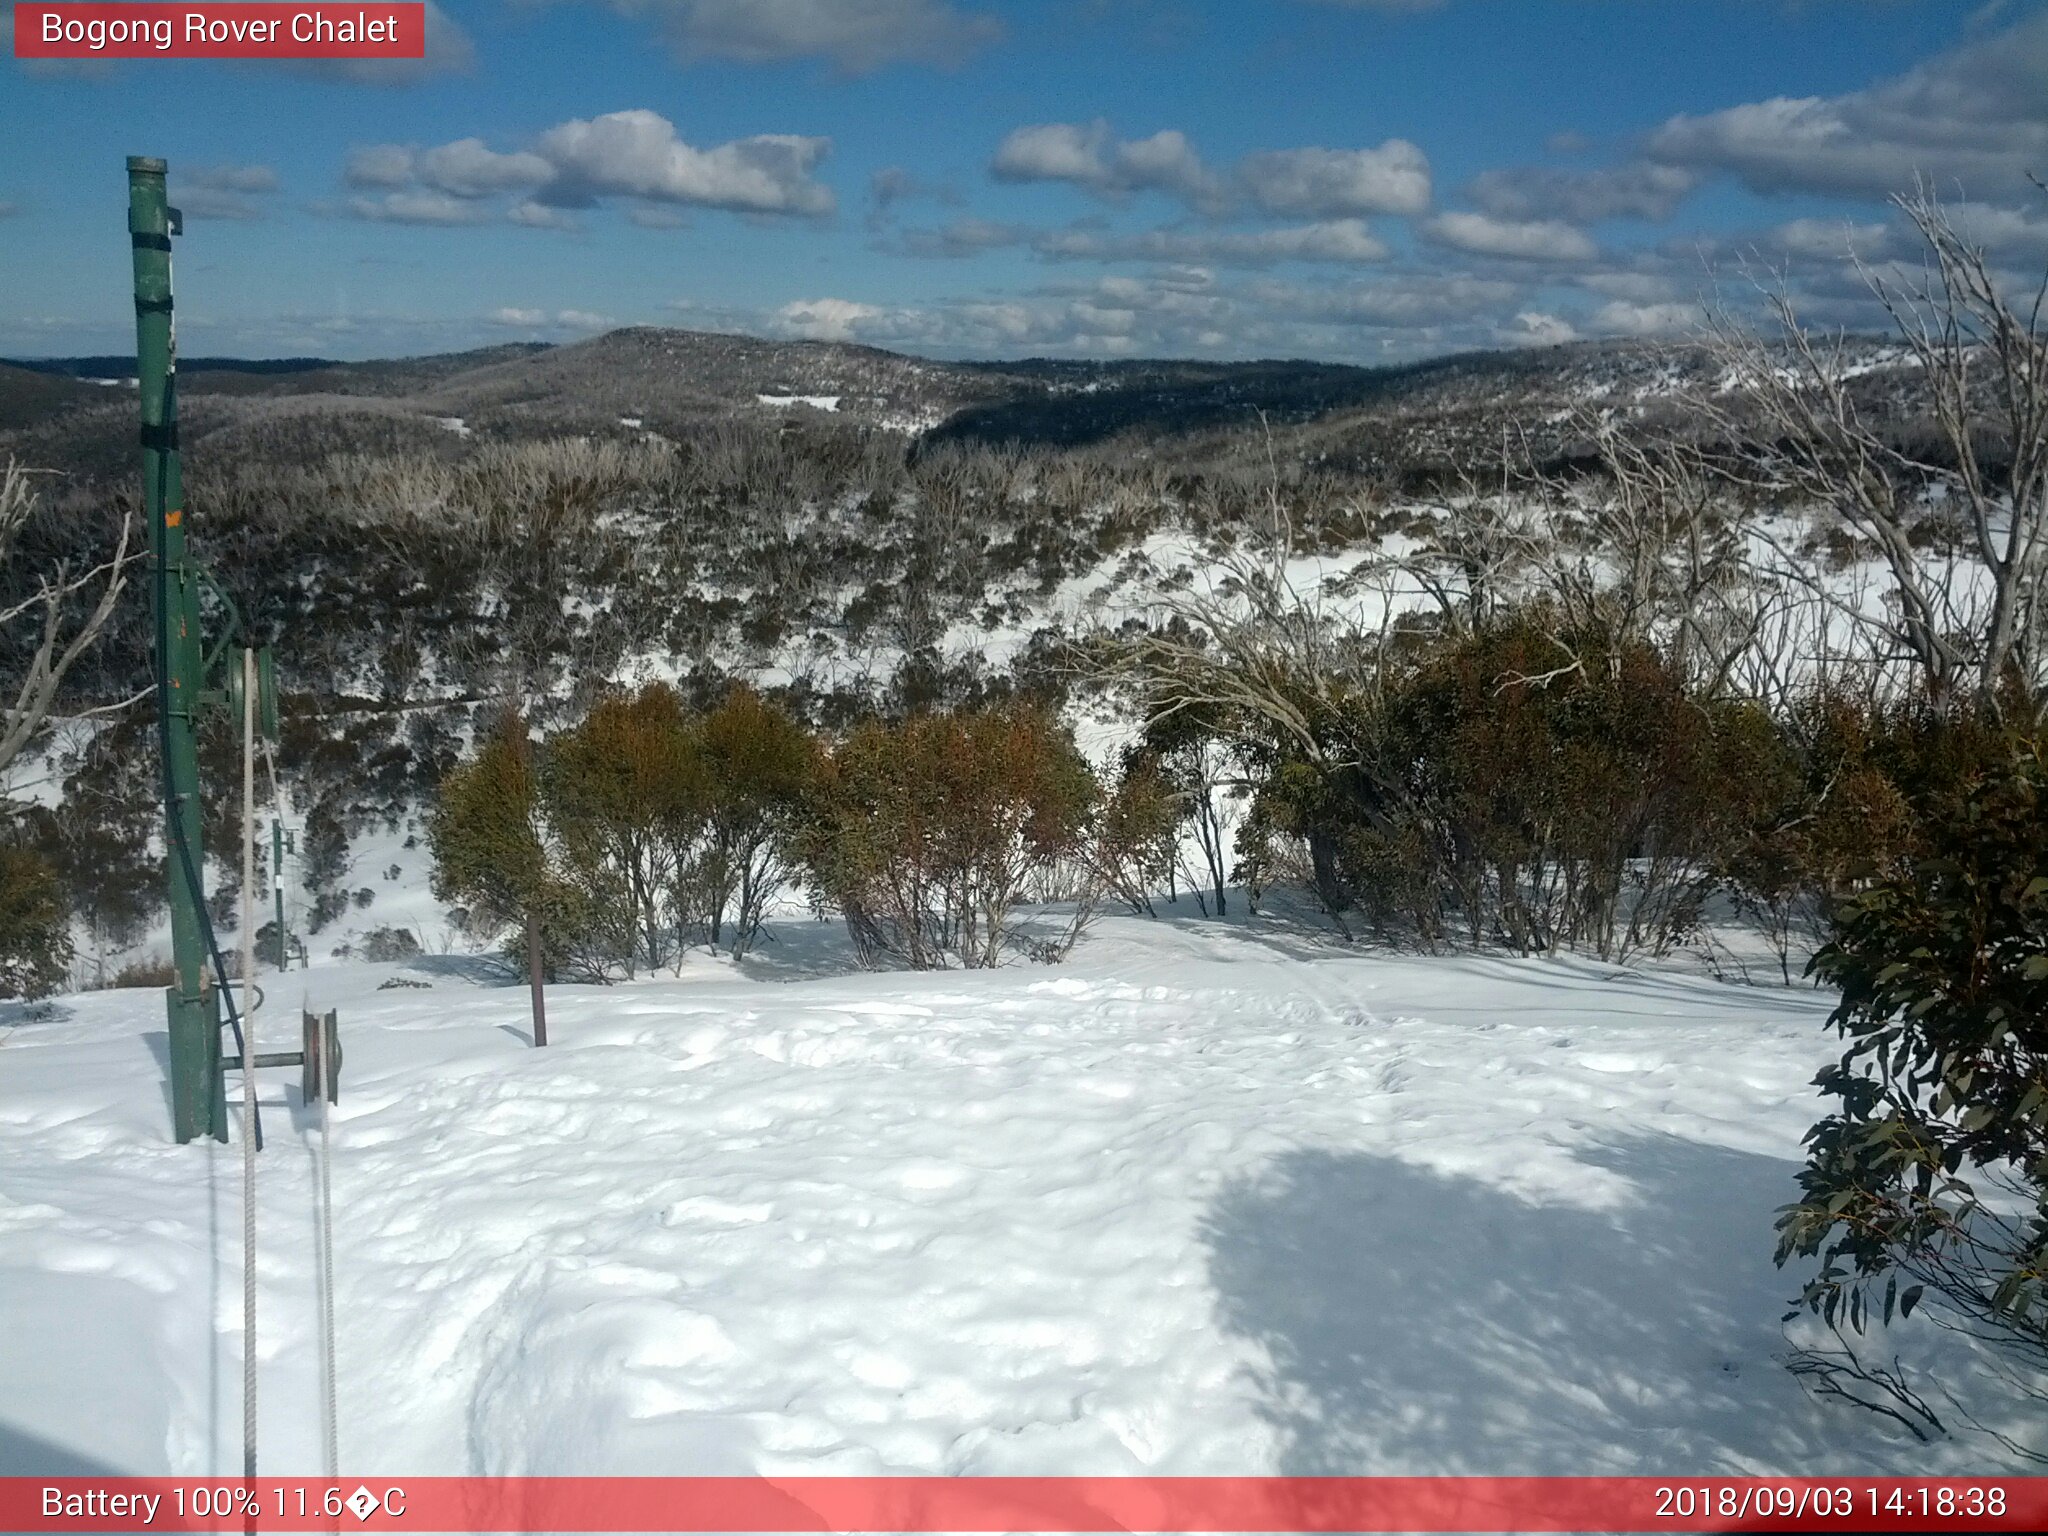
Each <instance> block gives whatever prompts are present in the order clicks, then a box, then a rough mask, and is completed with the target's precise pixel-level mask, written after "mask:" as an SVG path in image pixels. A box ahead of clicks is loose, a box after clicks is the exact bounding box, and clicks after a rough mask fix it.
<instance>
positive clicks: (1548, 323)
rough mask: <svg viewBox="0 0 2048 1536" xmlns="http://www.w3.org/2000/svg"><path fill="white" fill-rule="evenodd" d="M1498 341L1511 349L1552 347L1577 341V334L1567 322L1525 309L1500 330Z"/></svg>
mask: <svg viewBox="0 0 2048 1536" xmlns="http://www.w3.org/2000/svg"><path fill="white" fill-rule="evenodd" d="M1499 336H1500V340H1501V341H1503V342H1504V343H1506V344H1507V345H1508V346H1511V347H1554V346H1557V345H1559V344H1560V343H1562V342H1567V341H1577V340H1578V339H1579V333H1578V331H1577V329H1576V328H1575V327H1574V326H1573V325H1572V323H1571V322H1570V321H1569V320H1565V319H1561V318H1560V317H1558V316H1556V315H1551V314H1545V313H1544V312H1543V311H1541V310H1535V309H1525V310H1523V311H1522V312H1521V313H1519V314H1518V315H1516V316H1515V318H1514V319H1513V320H1512V321H1510V322H1509V323H1508V324H1507V325H1504V326H1502V327H1501V328H1500V332H1499Z"/></svg>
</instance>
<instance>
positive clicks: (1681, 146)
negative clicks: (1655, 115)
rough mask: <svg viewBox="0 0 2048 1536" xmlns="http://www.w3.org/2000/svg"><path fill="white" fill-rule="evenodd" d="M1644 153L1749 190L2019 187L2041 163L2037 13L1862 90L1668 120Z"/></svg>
mask: <svg viewBox="0 0 2048 1536" xmlns="http://www.w3.org/2000/svg"><path fill="white" fill-rule="evenodd" d="M1648 149H1649V153H1650V155H1651V156H1652V157H1653V158H1654V159H1656V160H1659V161H1661V162H1663V163H1665V164H1669V165H1677V166H1686V167H1690V168H1693V169H1696V170H1700V171H1726V172H1730V173H1732V174H1734V175H1735V176H1738V177H1740V178H1741V179H1742V180H1743V181H1744V182H1745V183H1747V184H1748V185H1749V186H1750V187H1752V188H1754V189H1756V190H1757V191H1760V192H1822V193H1835V194H1849V195H1866V196H1867V195H1876V196H1886V195H1889V194H1893V193H1897V192H1901V191H1907V190H1910V189H1911V188H1912V186H1913V181H1914V177H1915V176H1916V175H1917V176H1925V177H1929V178H1932V179H1933V180H1935V181H1936V182H1937V183H1938V184H1940V185H1942V186H1943V187H1944V188H1945V189H1950V188H1953V187H1954V186H1956V185H1960V186H1961V187H1962V188H1963V189H1964V190H1965V191H1966V192H1967V193H1968V195H1970V196H1972V197H1982V196H1987V195H1990V196H1998V195H2003V194H2007V193H2014V192H2018V191H2020V190H2021V189H2022V188H2023V187H2024V186H2025V184H2026V177H2027V173H2028V172H2029V171H2039V170H2041V168H2043V167H2044V166H2048V9H2036V10H2034V11H2033V12H2031V13H2030V14H2029V15H2028V16H2027V18H2026V19H2025V20H2023V21H2021V22H2020V23H2019V24H2018V25H2017V26H2014V27H2011V28H2008V29H2007V30H2006V31H2004V32H2002V33H2000V34H1998V35H1996V36H1991V37H1980V38H1977V39H1975V40H1973V41H1971V42H1968V43H1965V44H1963V45H1962V46H1960V47H1958V48H1954V49H1951V50H1949V51H1948V52H1946V53H1942V54H1939V55H1937V56H1935V57H1934V58H1931V59H1929V60H1927V61H1926V62H1924V63H1922V64H1920V65H1917V66H1916V67H1914V68H1913V69H1911V70H1908V71H1907V72H1906V73H1905V74H1903V75H1899V76H1897V77H1896V78H1894V79H1891V80H1886V81H1882V82H1880V83H1878V84H1876V85H1872V86H1869V87H1866V88H1865V89H1863V90H1858V91H1851V92H1848V93H1846V94H1843V95H1839V96H1796V97H1795V96H1777V97H1773V98H1771V99H1770V100H1768V101H1757V102H1747V103H1744V104H1742V105H1739V106H1734V107H1729V108H1726V109H1725V110H1722V111H1719V112H1708V113H1702V114H1699V115H1690V114H1681V115H1679V116H1676V117H1672V118H1670V119H1668V120H1667V121H1666V122H1665V123H1664V124H1663V125H1662V126H1661V127H1659V128H1658V129H1657V130H1656V131H1655V132H1654V133H1653V134H1652V135H1651V136H1650V139H1649V144H1648Z"/></svg>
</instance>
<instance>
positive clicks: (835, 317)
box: [774, 299, 885, 341]
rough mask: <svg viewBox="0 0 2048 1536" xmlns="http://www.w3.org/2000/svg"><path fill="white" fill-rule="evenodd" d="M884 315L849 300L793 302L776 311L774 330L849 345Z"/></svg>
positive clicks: (879, 310) (876, 309)
mask: <svg viewBox="0 0 2048 1536" xmlns="http://www.w3.org/2000/svg"><path fill="white" fill-rule="evenodd" d="M884 313H885V312H884V311H883V310H881V309H879V308H877V307H876V306H875V305H873V304H859V303H856V302H854V301H853V300H852V299H793V300H791V301H790V302H789V303H787V304H785V305H783V306H782V307H781V308H780V309H778V310H776V311H775V315H774V320H775V328H776V330H777V331H779V332H780V333H781V334H782V335H784V336H795V337H800V338H802V339H804V340H807V341H852V340H854V339H855V337H856V336H857V335H858V334H859V332H860V330H861V328H862V327H863V326H865V325H868V324H869V323H871V322H873V321H875V320H879V319H880V318H881V317H882V316H883V314H884Z"/></svg>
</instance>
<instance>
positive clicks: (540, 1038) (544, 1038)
mask: <svg viewBox="0 0 2048 1536" xmlns="http://www.w3.org/2000/svg"><path fill="white" fill-rule="evenodd" d="M526 980H527V985H528V986H530V987H531V988H532V989H533V1043H534V1044H535V1045H546V1044H547V1043H548V1000H547V994H546V992H545V990H544V989H543V987H542V979H541V964H540V918H539V917H538V916H537V915H535V914H534V913H532V912H529V913H527V914H526Z"/></svg>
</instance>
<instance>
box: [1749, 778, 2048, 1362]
mask: <svg viewBox="0 0 2048 1536" xmlns="http://www.w3.org/2000/svg"><path fill="white" fill-rule="evenodd" d="M1813 969H1814V970H1815V971H1816V972H1817V973H1818V974H1819V975H1820V976H1821V978H1822V979H1823V980H1825V981H1827V982H1829V983H1831V984H1833V985H1835V986H1838V987H1840V988H1841V990H1842V1000H1841V1003H1840V1005H1839V1006H1838V1007H1837V1008H1836V1010H1835V1013H1834V1015H1833V1023H1834V1025H1835V1028H1836V1029H1837V1030H1838V1031H1839V1032H1840V1033H1841V1034H1842V1036H1843V1037H1844V1038H1845V1039H1846V1040H1847V1041H1848V1042H1849V1043H1848V1048H1847V1050H1846V1051H1845V1052H1844V1053H1843V1055H1842V1057H1841V1059H1840V1061H1838V1062H1837V1063H1836V1064H1835V1065H1833V1066H1831V1067H1829V1068H1828V1069H1827V1070H1826V1071H1824V1072H1823V1073H1822V1074H1821V1075H1820V1077H1819V1078H1818V1079H1817V1082H1818V1085H1819V1086H1820V1088H1821V1089H1822V1090H1823V1092H1824V1093H1825V1095H1826V1096H1827V1097H1828V1098H1829V1099H1830V1100H1832V1101H1833V1111H1832V1113H1830V1114H1829V1115H1828V1117H1827V1118H1826V1119H1824V1120H1822V1121H1821V1122H1820V1123H1819V1124H1818V1125H1816V1126H1815V1127H1814V1128H1813V1130H1812V1131H1811V1132H1810V1133H1809V1134H1808V1137H1807V1143H1808V1146H1809V1148H1810V1153H1809V1159H1808V1163H1807V1166H1806V1168H1805V1170H1804V1171H1803V1173H1802V1174H1801V1176H1800V1185H1801V1190H1802V1198H1801V1199H1800V1200H1799V1202H1798V1203H1797V1204H1795V1205H1792V1206H1789V1207H1787V1208H1786V1210H1785V1211H1784V1212H1783V1213H1782V1214H1781V1217H1780V1220H1779V1224H1778V1231H1779V1245H1778V1262H1779V1263H1780V1264H1783V1263H1785V1262H1787V1261H1788V1260H1790V1259H1792V1258H1793V1257H1795V1256H1806V1257H1813V1256H1818V1257H1819V1259H1820V1260H1821V1264H1820V1268H1819V1270H1818V1272H1817V1273H1816V1274H1815V1275H1814V1276H1813V1278H1812V1279H1811V1280H1810V1281H1809V1282H1808V1283H1807V1285H1806V1287H1805V1290H1804V1293H1803V1296H1802V1298H1801V1299H1802V1302H1803V1304H1804V1305H1805V1306H1806V1307H1807V1308H1810V1309H1811V1310H1812V1311H1814V1312H1816V1313H1818V1314H1820V1315H1821V1316H1822V1317H1823V1318H1824V1319H1825V1320H1826V1321H1827V1322H1828V1323H1830V1324H1832V1325H1835V1326H1836V1327H1837V1329H1838V1330H1839V1329H1840V1328H1841V1327H1842V1326H1844V1325H1846V1326H1847V1327H1848V1328H1849V1329H1850V1330H1851V1331H1861V1330H1862V1329H1863V1328H1864V1327H1865V1326H1866V1324H1867V1323H1868V1322H1870V1321H1871V1320H1872V1319H1873V1318H1874V1317H1878V1316H1881V1317H1882V1318H1883V1319H1884V1320H1885V1321H1889V1320H1890V1319H1891V1317H1892V1315H1893V1312H1894V1309H1895V1308H1896V1309H1897V1310H1898V1311H1900V1312H1904V1313H1911V1312H1912V1311H1913V1309H1914V1307H1915V1306H1916V1305H1917V1304H1920V1303H1921V1302H1922V1301H1923V1298H1924V1299H1925V1301H1926V1302H1927V1303H1928V1304H1929V1310H1930V1313H1931V1315H1934V1316H1936V1317H1937V1319H1938V1320H1940V1321H1943V1322H1946V1323H1948V1324H1949V1325H1951V1326H1956V1327H1960V1328H1963V1329H1966V1330H1968V1331H1971V1332H1975V1333H1977V1334H1979V1335H1982V1336H1986V1337H1991V1338H1994V1339H1996V1340H1998V1341H2000V1342H2001V1343H2003V1344H2006V1345H2008V1346H2010V1347H2012V1348H2013V1349H2015V1350H2017V1351H2018V1352H2019V1354H2020V1355H2021V1357H2022V1363H2023V1364H2024V1365H2025V1366H2027V1367H2029V1368H2032V1369H2037V1370H2038V1369H2039V1368H2040V1367H2043V1366H2048V757H2044V755H2043V750H2042V748H2041V746H2040V745H2039V744H2030V745H2027V746H2024V747H2023V748H2022V749H2021V750H2020V751H2019V753H2018V754H2017V755H2016V756H2015V757H2013V758H2011V759H2010V760H2009V761H2008V762H2007V763H2005V764H2003V765H2000V766H1999V767H1996V768H1994V769H1991V770H1987V771H1986V772H1984V773H1982V774H1981V775H1978V776H1976V777H1975V778H1974V779H1972V780H1971V781H1970V782H1969V783H1967V784H1966V785H1965V786H1964V787H1963V788H1962V789H1961V791H1960V792H1958V793H1956V794H1955V795H1954V796H1952V797H1950V798H1948V799H1946V800H1945V801H1943V802H1941V803H1938V804H1936V805H1934V806H1932V807H1930V808H1929V810H1928V812H1927V815H1926V818H1925V827H1924V830H1923V832H1922V835H1921V837H1920V839H1919V840H1918V845H1917V846H1916V847H1915V848H1914V849H1913V850H1912V851H1911V852H1910V853H1909V854H1908V856H1906V857H1905V858H1903V859H1901V860H1899V861H1898V862H1897V863H1896V864H1895V866H1894V867H1893V869H1892V870H1891V871H1890V872H1889V874H1888V875H1887V876H1886V877H1885V878H1882V879H1879V880H1877V881H1876V882H1875V883H1872V884H1871V885H1869V886H1868V887H1867V888H1866V889H1864V890H1862V891H1860V892H1858V893H1857V894H1855V895H1853V896H1852V897H1850V898H1849V899H1848V900H1846V901H1845V902H1843V903H1842V905H1841V906H1840V908H1839V910H1838V911H1837V912H1836V914H1835V921H1834V936H1833V939H1832V940H1831V942H1830V943H1828V944H1827V945H1826V946H1825V947H1824V948H1823V949H1822V950H1821V951H1820V952H1819V954H1818V955H1817V956H1816V957H1815V959H1814V963H1813ZM1880 1287H1881V1290H1880V1289H1879V1288H1880ZM1864 1380H1865V1381H1866V1382H1868V1381H1869V1380H1870V1377H1869V1375H1868V1374H1867V1373H1866V1374H1865V1377H1864ZM1895 1396H1896V1394H1895Z"/></svg>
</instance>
